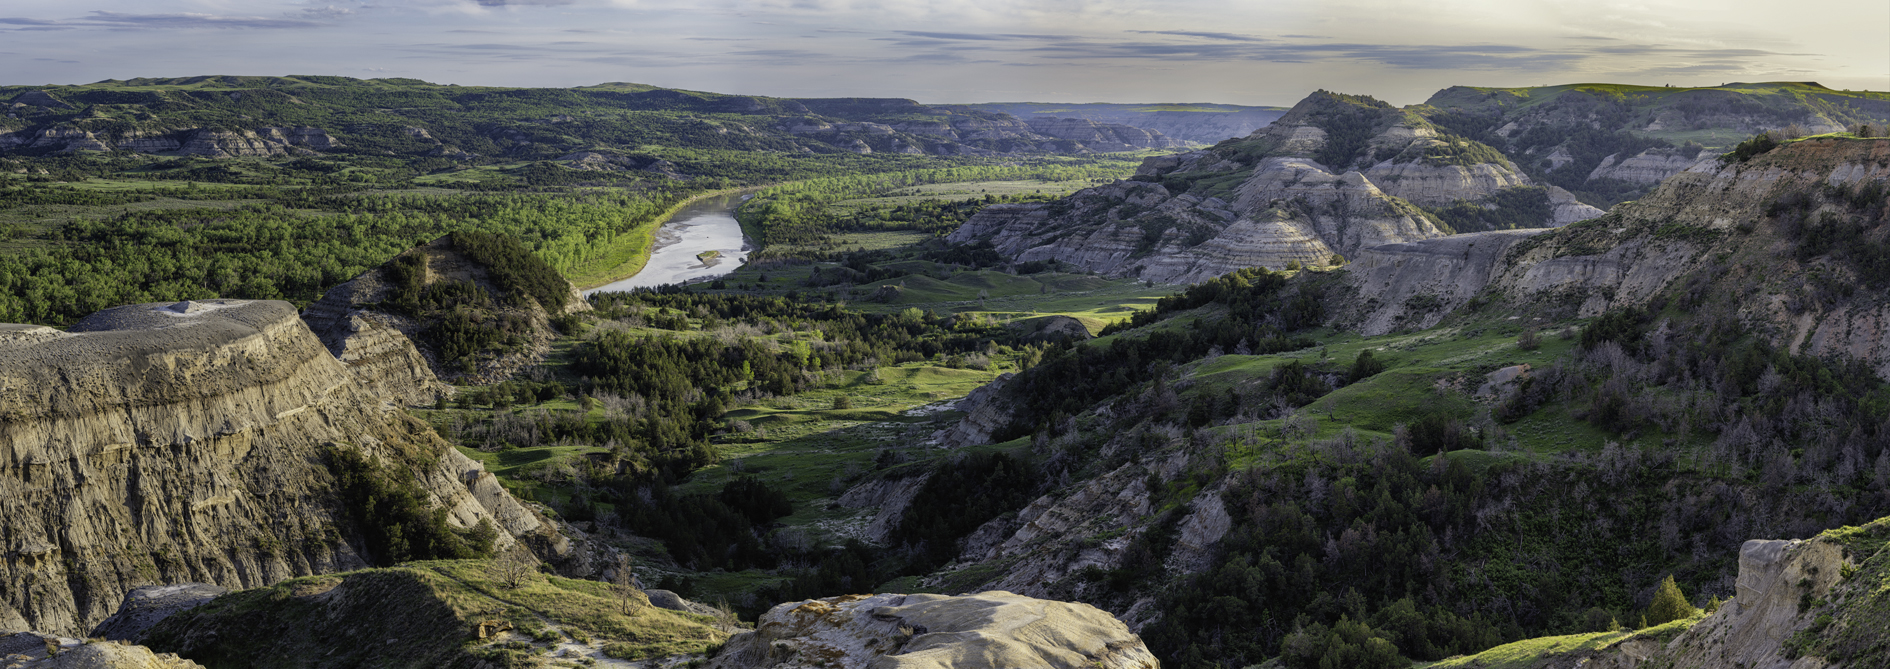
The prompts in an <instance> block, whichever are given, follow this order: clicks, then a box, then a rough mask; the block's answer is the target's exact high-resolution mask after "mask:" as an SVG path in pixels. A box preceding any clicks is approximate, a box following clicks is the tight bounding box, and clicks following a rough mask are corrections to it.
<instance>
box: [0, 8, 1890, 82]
mask: <svg viewBox="0 0 1890 669" xmlns="http://www.w3.org/2000/svg"><path fill="white" fill-rule="evenodd" d="M1854 4H1855V3H1844V2H1834V1H1831V0H1814V1H1813V2H1810V3H1809V4H1808V5H1799V6H1797V7H1796V8H1795V11H1793V12H1792V13H1791V14H1790V15H1784V14H1781V13H1780V12H1778V11H1776V9H1774V8H1772V7H1771V6H1770V5H1762V4H1760V3H1757V2H1750V1H1747V0H1741V1H1739V2H1733V3H1710V4H1709V3H1706V2H1700V1H1696V0H1686V1H1674V2H1656V3H1637V4H1630V3H1611V2H1610V3H1581V4H1578V5H1571V4H1566V3H1549V2H1523V3H1513V2H1511V3H1505V2H1491V1H1488V0H1465V1H1450V0H1443V1H1439V2H1430V3H1425V4H1423V5H1419V4H1418V3H1415V2H1408V1H1406V0H1333V1H1329V2H1326V1H1320V0H1287V1H1283V2H1269V3H1265V4H1264V5H1245V4H1242V5H1233V4H1230V3H1216V2H1201V1H1193V2H1190V1H1181V2H1172V3H1163V4H1161V5H1154V4H1152V3H1134V2H1102V1H1083V0H1069V1H1053V0H1045V1H1042V2H1029V3H1015V2H994V1H989V0H981V1H980V0H974V1H971V2H960V3H950V4H947V3H940V2H933V1H930V0H902V1H892V2H878V3H870V4H869V3H854V2H851V1H850V0H783V1H778V2H777V1H759V2H731V1H724V2H709V3H676V2H672V1H671V0H392V1H389V2H360V1H355V2H339V3H336V2H264V3H254V2H251V3H237V2H230V1H226V0H157V1H155V2H144V3H131V2H126V1H125V0H91V1H90V2H87V3H83V4H80V5H77V6H75V5H72V4H69V3H55V2H49V1H46V0H19V1H16V2H13V3H9V5H10V6H9V7H8V8H7V9H4V10H0V33H4V34H5V35H6V36H7V38H8V39H7V40H6V44H5V45H4V46H0V56H5V57H6V60H5V61H4V62H5V66H4V68H0V83H5V84H10V85H39V84H84V83H91V82H95V81H101V80H105V79H130V78H136V77H184V76H197V75H216V74H230V75H258V76H271V75H276V76H279V75H291V74H322V75H342V76H352V77H359V78H377V77H406V78H414V79H423V80H427V81H432V82H436V83H442V84H449V83H450V84H460V85H490V86H543V87H569V86H582V85H594V84H599V83H605V82H619V81H620V82H635V83H641V84H650V85H656V86H663V87H668V88H683V89H691V90H699V91H712V92H718V93H740V94H749V95H769V96H778V97H907V98H913V99H916V100H919V101H921V102H927V103H945V102H1054V103H1084V102H1114V103H1157V102H1200V103H1223V104H1240V105H1270V106H1288V105H1291V104H1293V103H1294V102H1296V101H1297V100H1299V99H1300V98H1302V97H1304V96H1305V94H1307V93H1309V92H1311V91H1313V90H1315V89H1321V88H1323V89H1328V90H1336V91H1341V92H1346V93H1361V94H1368V95H1373V96H1375V97H1378V98H1380V99H1384V100H1386V101H1389V102H1392V103H1395V104H1411V103H1416V102H1422V101H1423V100H1424V99H1425V98H1427V97H1429V96H1430V95H1431V94H1432V93H1434V92H1436V91H1437V90H1440V89H1443V88H1446V87H1449V86H1453V85H1465V86H1500V87H1510V86H1537V85H1561V84H1575V83H1591V82H1605V83H1619V84H1639V85H1648V86H1662V85H1674V86H1714V85H1719V84H1723V83H1728V82H1733V81H1744V82H1760V81H1816V82H1819V83H1821V84H1823V85H1825V86H1829V87H1831V88H1835V89H1869V90H1890V39H1885V37H1884V27H1885V26H1886V25H1890V5H1878V6H1871V7H1856V6H1854ZM1840 19H1841V20H1840Z"/></svg>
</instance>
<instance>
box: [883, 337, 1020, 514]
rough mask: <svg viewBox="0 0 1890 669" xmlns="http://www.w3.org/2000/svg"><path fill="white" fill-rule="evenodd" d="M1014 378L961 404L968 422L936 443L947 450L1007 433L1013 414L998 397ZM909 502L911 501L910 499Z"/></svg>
mask: <svg viewBox="0 0 1890 669" xmlns="http://www.w3.org/2000/svg"><path fill="white" fill-rule="evenodd" d="M1013 376H1016V374H1013V373H1010V372H1006V373H1004V374H1000V375H998V377H997V378H996V379H993V380H992V381H991V382H990V383H987V384H984V385H982V386H978V388H977V389H976V390H973V391H971V394H969V395H966V396H965V398H964V399H962V400H959V401H958V404H957V405H955V406H954V407H953V408H955V409H957V410H959V411H963V412H965V418H964V419H963V420H960V421H958V422H956V423H953V424H952V426H951V427H948V428H945V429H943V430H940V431H938V432H937V433H935V434H933V435H932V439H933V440H934V441H937V442H938V444H939V445H940V446H943V447H945V448H959V447H963V446H977V445H979V444H987V443H990V442H991V433H993V432H996V431H998V430H1001V429H1003V428H1004V426H1005V425H1006V424H1008V423H1010V422H1011V412H1010V410H1009V409H1007V408H1005V407H1004V405H1003V402H1002V400H1001V399H1000V398H999V397H998V396H999V395H1000V394H1001V393H1002V392H1003V390H1004V384H1005V382H1008V381H1010V380H1011V377H1013ZM915 492H916V491H915ZM907 501H911V498H910V497H908V498H907ZM887 529H891V528H887Z"/></svg>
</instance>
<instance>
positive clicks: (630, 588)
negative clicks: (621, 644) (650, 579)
mask: <svg viewBox="0 0 1890 669" xmlns="http://www.w3.org/2000/svg"><path fill="white" fill-rule="evenodd" d="M610 591H611V592H612V593H614V594H616V595H617V601H618V602H619V603H621V604H623V612H624V615H629V614H630V611H632V610H633V609H635V608H636V603H637V600H636V596H637V593H638V592H641V590H640V589H639V588H637V577H636V572H635V571H634V570H632V569H631V564H630V555H629V554H628V553H618V554H617V567H616V573H614V574H612V578H611V579H610Z"/></svg>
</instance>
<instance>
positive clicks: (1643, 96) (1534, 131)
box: [1414, 82, 1890, 207]
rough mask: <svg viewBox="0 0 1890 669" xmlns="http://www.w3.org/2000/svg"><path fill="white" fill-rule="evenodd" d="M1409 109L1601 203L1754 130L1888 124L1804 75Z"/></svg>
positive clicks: (1544, 92) (1485, 97)
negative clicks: (1793, 79) (1798, 79)
mask: <svg viewBox="0 0 1890 669" xmlns="http://www.w3.org/2000/svg"><path fill="white" fill-rule="evenodd" d="M1414 110H1415V111H1417V112H1418V113H1421V114H1423V115H1424V116H1425V117H1427V118H1429V119H1431V120H1432V121H1434V122H1436V123H1438V124H1440V125H1442V126H1446V127H1449V128H1451V129H1452V131H1453V132H1457V133H1459V134H1463V135H1465V136H1468V137H1472V138H1474V139H1477V140H1479V141H1482V142H1484V143H1486V144H1490V145H1491V146H1495V147H1497V148H1499V149H1502V150H1503V152H1504V153H1506V154H1507V155H1509V156H1510V158H1511V159H1512V160H1515V161H1516V163H1517V165H1518V166H1519V167H1521V168H1522V169H1523V171H1525V172H1527V173H1528V174H1529V175H1530V176H1531V177H1533V178H1535V179H1536V180H1537V181H1540V182H1543V183H1547V184H1553V185H1556V186H1560V187H1562V188H1565V189H1568V190H1570V191H1573V192H1575V193H1577V194H1578V195H1580V196H1581V197H1582V198H1583V200H1584V201H1586V202H1588V203H1590V204H1594V205H1596V206H1601V207H1607V206H1610V205H1612V204H1614V203H1616V202H1620V201H1622V200H1631V199H1635V198H1638V197H1640V196H1641V195H1644V194H1645V193H1647V191H1648V190H1650V189H1651V188H1652V187H1653V186H1654V185H1655V184H1658V183H1660V182H1661V181H1663V180H1665V179H1666V178H1667V177H1671V176H1673V175H1675V174H1679V173H1681V172H1682V171H1685V170H1686V169H1687V168H1689V167H1691V166H1693V165H1694V164H1696V163H1698V162H1700V161H1702V160H1707V159H1711V158H1714V157H1716V156H1717V155H1718V152H1720V151H1724V150H1726V149H1729V148H1731V147H1732V145H1733V144H1735V143H1737V142H1739V141H1741V140H1744V139H1745V138H1747V137H1750V136H1752V135H1753V134H1755V133H1759V132H1765V131H1772V132H1784V133H1789V134H1792V135H1793V136H1798V135H1807V134H1820V133H1830V132H1840V131H1844V130H1846V129H1848V128H1852V127H1856V126H1857V125H1858V124H1865V125H1871V126H1875V127H1878V128H1881V127H1883V124H1884V123H1885V122H1890V102H1886V101H1885V100H1882V99H1880V98H1873V97H1871V95H1870V94H1868V93H1865V92H1861V91H1838V90H1833V89H1830V88H1825V87H1824V86H1820V85H1818V84H1817V83H1814V82H1773V83H1730V84H1725V85H1722V86H1710V87H1698V88H1687V87H1664V86H1632V85H1621V84H1573V85H1562V86H1539V87H1528V88H1480V87H1471V86H1453V87H1450V88H1446V89H1444V90H1441V91H1438V92H1437V93H1436V94H1435V95H1432V96H1431V98H1430V99H1429V100H1427V101H1426V102H1425V103H1424V104H1422V105H1418V106H1416V107H1414ZM1708 149H1712V151H1708Z"/></svg>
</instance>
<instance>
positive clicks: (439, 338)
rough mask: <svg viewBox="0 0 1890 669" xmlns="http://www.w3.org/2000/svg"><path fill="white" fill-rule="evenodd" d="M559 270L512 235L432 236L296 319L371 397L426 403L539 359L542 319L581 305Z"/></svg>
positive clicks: (543, 349)
mask: <svg viewBox="0 0 1890 669" xmlns="http://www.w3.org/2000/svg"><path fill="white" fill-rule="evenodd" d="M590 308H591V306H590V303H588V302H585V301H584V297H583V296H582V295H581V294H579V293H578V290H577V287H576V286H573V285H571V283H570V282H569V281H566V280H565V279H564V277H563V276H561V275H559V274H558V272H557V271H556V270H554V269H552V268H551V266H549V265H547V264H545V262H544V261H543V260H540V259H538V257H537V256H535V255H533V254H532V253H531V251H530V250H529V249H526V248H525V247H524V246H523V245H521V244H519V243H518V242H517V241H516V240H512V239H508V238H503V237H498V236H495V235H482V234H473V233H460V234H456V235H448V236H445V237H441V238H439V239H435V240H433V241H431V242H428V243H426V244H422V245H420V246H417V247H414V248H412V249H409V250H407V251H406V252H404V253H402V254H400V255H398V256H395V257H394V258H393V259H392V260H389V261H387V262H386V263H384V264H382V265H381V266H380V267H376V268H374V269H370V270H368V271H366V272H363V273H361V275H360V276H356V277H355V278H353V279H350V280H348V281H347V282H344V283H342V284H340V285H338V286H335V287H334V288H331V289H329V291H328V293H327V294H325V295H323V296H322V299H320V300H317V301H315V302H313V303H310V304H309V306H308V308H307V309H306V310H304V311H303V313H302V319H303V320H305V321H307V322H308V326H309V329H311V330H313V331H314V332H315V334H316V335H317V336H319V337H320V338H321V340H322V343H323V345H325V346H327V347H328V350H329V351H330V352H331V353H333V354H334V355H335V357H337V358H340V359H341V360H342V361H343V362H346V363H347V364H348V368H349V370H350V371H352V372H354V374H355V376H356V378H357V380H358V381H359V382H360V383H362V384H363V385H365V386H367V387H368V388H370V389H373V390H376V391H378V392H379V394H380V396H382V397H388V398H393V399H395V400H397V401H400V402H403V403H406V404H410V405H425V404H432V403H433V402H434V400H435V399H436V398H438V397H441V396H445V395H450V394H451V392H452V389H451V388H450V387H448V386H447V385H446V384H444V383H442V382H441V381H440V379H442V378H445V379H453V380H457V381H460V382H462V383H470V384H474V385H484V384H490V383H497V382H499V381H502V380H505V379H507V378H510V377H511V376H512V375H513V374H515V373H517V372H518V370H520V369H523V368H525V367H527V366H530V365H531V364H534V363H536V362H537V361H539V360H541V359H543V358H544V356H545V354H546V353H547V352H548V351H550V349H551V340H552V339H554V338H556V337H557V331H556V330H555V329H554V327H555V326H554V325H553V324H552V319H554V318H557V317H559V316H567V315H570V314H574V313H579V312H584V311H589V310H590Z"/></svg>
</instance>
